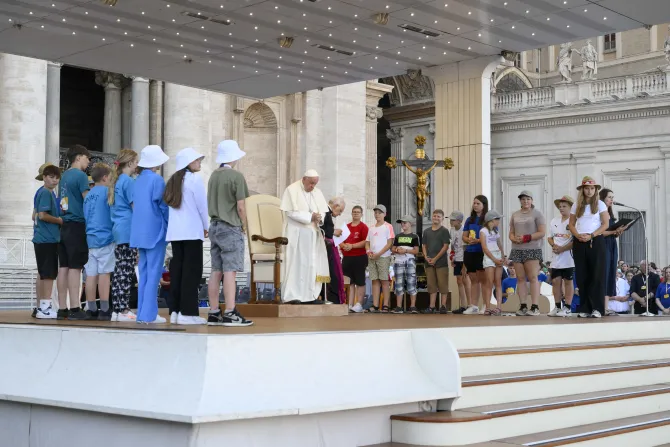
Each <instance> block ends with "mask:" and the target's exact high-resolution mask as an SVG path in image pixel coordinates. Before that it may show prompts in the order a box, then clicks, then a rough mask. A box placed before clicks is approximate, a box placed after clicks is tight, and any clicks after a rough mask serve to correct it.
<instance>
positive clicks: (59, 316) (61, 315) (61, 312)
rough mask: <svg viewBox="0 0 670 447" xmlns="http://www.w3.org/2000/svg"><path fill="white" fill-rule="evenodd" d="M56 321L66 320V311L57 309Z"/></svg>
mask: <svg viewBox="0 0 670 447" xmlns="http://www.w3.org/2000/svg"><path fill="white" fill-rule="evenodd" d="M56 319H57V320H67V309H58V312H57V313H56Z"/></svg>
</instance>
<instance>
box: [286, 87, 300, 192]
mask: <svg viewBox="0 0 670 447" xmlns="http://www.w3.org/2000/svg"><path fill="white" fill-rule="evenodd" d="M288 106H289V113H290V117H291V124H290V132H289V138H290V141H289V143H290V146H289V154H290V162H291V163H290V166H291V167H290V170H289V179H288V182H287V183H290V182H292V181H294V180H297V179H299V178H300V176H301V175H302V173H303V172H304V169H303V168H304V166H303V165H304V160H303V157H302V154H301V153H300V139H301V137H302V135H301V133H302V126H301V125H300V122H301V121H302V108H303V103H302V93H294V94H293V95H290V97H289V103H288Z"/></svg>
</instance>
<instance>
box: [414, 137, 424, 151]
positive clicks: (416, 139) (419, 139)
mask: <svg viewBox="0 0 670 447" xmlns="http://www.w3.org/2000/svg"><path fill="white" fill-rule="evenodd" d="M414 144H416V146H417V147H421V148H422V147H423V146H424V145H425V144H426V137H424V136H423V135H417V136H416V137H414Z"/></svg>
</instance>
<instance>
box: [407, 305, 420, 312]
mask: <svg viewBox="0 0 670 447" xmlns="http://www.w3.org/2000/svg"><path fill="white" fill-rule="evenodd" d="M409 313H411V314H418V313H419V309H417V308H416V307H414V306H412V307H410V308H409Z"/></svg>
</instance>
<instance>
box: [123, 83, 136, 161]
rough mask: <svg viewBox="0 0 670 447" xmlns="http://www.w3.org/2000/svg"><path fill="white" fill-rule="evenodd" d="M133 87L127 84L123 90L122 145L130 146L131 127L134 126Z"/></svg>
mask: <svg viewBox="0 0 670 447" xmlns="http://www.w3.org/2000/svg"><path fill="white" fill-rule="evenodd" d="M132 97H133V95H132V87H131V86H130V85H127V84H126V85H125V86H124V87H123V89H122V90H121V147H124V148H130V128H131V127H132V119H133V117H132V113H133V112H132V102H133V100H132Z"/></svg>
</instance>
